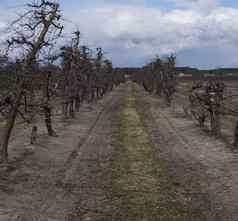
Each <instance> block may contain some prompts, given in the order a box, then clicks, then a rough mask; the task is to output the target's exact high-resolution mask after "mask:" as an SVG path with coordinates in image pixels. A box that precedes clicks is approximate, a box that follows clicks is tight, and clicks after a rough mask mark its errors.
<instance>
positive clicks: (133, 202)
mask: <svg viewBox="0 0 238 221" xmlns="http://www.w3.org/2000/svg"><path fill="white" fill-rule="evenodd" d="M127 90H128V91H127V96H126V98H125V103H124V106H123V108H122V111H119V113H118V116H117V119H116V121H118V122H117V125H119V126H118V128H117V129H118V130H117V134H116V141H115V144H114V150H113V157H112V158H113V159H112V183H111V190H110V191H109V192H110V193H108V194H109V197H110V200H109V201H110V203H109V204H110V205H107V213H108V214H105V215H106V216H104V218H103V220H110V221H113V220H117V221H119V220H121V221H132V220H133V221H182V220H185V210H184V208H183V207H182V206H181V204H180V203H179V201H178V200H177V199H176V189H175V186H174V184H173V182H172V181H171V179H170V177H169V176H168V174H167V173H166V169H165V167H164V164H163V163H162V162H158V161H156V160H155V157H154V156H153V155H154V151H153V148H152V146H151V144H150V140H149V136H148V134H147V132H146V130H145V128H144V127H143V124H142V121H141V119H140V116H139V114H138V113H137V111H136V107H135V96H134V91H133V83H132V82H129V83H128V89H127ZM105 217H107V218H105ZM99 220H102V219H99Z"/></svg>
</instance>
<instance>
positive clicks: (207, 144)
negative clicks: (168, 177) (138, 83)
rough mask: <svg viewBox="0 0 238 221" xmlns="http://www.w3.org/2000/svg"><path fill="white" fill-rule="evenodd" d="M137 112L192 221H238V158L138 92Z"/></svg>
mask: <svg viewBox="0 0 238 221" xmlns="http://www.w3.org/2000/svg"><path fill="white" fill-rule="evenodd" d="M136 97H137V109H138V112H139V113H140V114H141V116H143V117H142V119H143V122H144V125H145V127H146V128H147V131H148V133H149V134H150V137H151V139H152V142H153V144H154V146H155V148H156V149H157V151H158V154H157V157H158V159H160V158H162V159H163V160H167V162H168V163H167V165H168V166H169V168H170V172H171V174H172V175H173V177H175V178H176V179H177V182H178V185H179V186H180V187H181V188H183V189H184V191H185V193H186V195H187V198H188V199H190V200H189V205H190V207H189V213H190V214H189V219H188V220H192V221H193V220H209V221H219V220H221V221H224V220H225V221H228V220H229V221H237V220H238V197H237V196H238V185H237V184H238V173H237V171H238V154H237V151H235V150H231V149H229V147H227V146H226V145H225V144H224V142H223V141H222V140H218V139H215V138H213V137H210V136H208V135H207V133H205V132H204V131H201V130H200V128H199V127H197V126H196V125H195V124H194V122H193V121H192V120H189V119H186V118H184V116H183V115H182V114H181V113H178V112H174V111H173V110H172V109H171V108H166V107H165V106H164V105H163V103H162V102H161V100H160V99H158V98H157V97H153V96H150V95H148V94H147V93H145V92H143V91H142V90H141V89H140V88H138V87H137V89H136Z"/></svg>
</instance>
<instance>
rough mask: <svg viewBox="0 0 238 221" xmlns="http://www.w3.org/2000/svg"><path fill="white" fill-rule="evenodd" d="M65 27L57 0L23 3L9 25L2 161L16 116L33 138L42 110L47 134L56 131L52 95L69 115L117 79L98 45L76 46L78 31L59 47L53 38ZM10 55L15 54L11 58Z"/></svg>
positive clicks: (0, 107) (0, 103) (1, 101)
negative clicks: (21, 11)
mask: <svg viewBox="0 0 238 221" xmlns="http://www.w3.org/2000/svg"><path fill="white" fill-rule="evenodd" d="M63 28H64V27H63V25H62V15H61V12H60V5H59V4H58V3H56V2H55V1H53V0H39V1H34V3H29V4H27V5H26V11H25V13H24V14H22V15H21V16H20V17H19V18H17V19H16V20H15V21H14V22H13V23H12V24H11V27H10V29H9V30H10V31H9V39H8V40H7V46H8V47H7V52H8V54H7V56H4V57H3V58H6V57H8V60H11V64H10V62H9V63H8V64H7V65H6V63H5V65H2V66H1V70H3V72H4V70H5V71H8V70H11V71H10V72H9V73H4V74H1V76H0V78H1V79H4V83H3V84H2V85H1V93H0V115H1V120H2V121H3V123H4V127H3V128H2V133H1V140H0V145H1V157H2V162H7V161H8V144H9V139H10V136H11V133H12V130H13V128H14V127H15V124H16V122H17V120H18V119H23V120H24V121H26V122H28V123H31V125H33V127H32V134H31V143H34V142H35V140H36V136H37V125H36V122H37V121H36V118H37V115H38V114H39V113H43V115H44V119H45V125H46V128H47V131H48V134H49V136H55V135H56V132H55V130H54V129H53V125H52V111H53V109H54V108H59V107H58V105H57V102H55V100H57V99H58V100H60V104H61V107H62V114H63V116H64V117H65V118H68V117H72V118H73V117H75V113H76V112H77V111H78V110H79V107H80V105H81V103H82V102H83V101H85V100H86V101H87V102H90V101H93V100H95V99H98V98H100V97H102V96H103V95H104V94H105V93H106V92H107V91H110V90H112V89H113V87H114V86H115V85H118V84H119V83H120V80H121V76H118V77H117V75H115V74H113V67H112V63H111V61H110V60H108V59H105V58H104V54H103V51H102V49H101V48H97V51H96V56H93V55H92V51H91V50H90V49H89V48H87V47H86V46H80V32H79V31H76V32H75V33H73V36H72V39H71V43H70V44H69V45H65V46H63V47H60V48H59V47H58V46H57V44H56V43H57V40H58V39H59V37H60V36H61V33H62V31H63ZM11 54H12V55H14V56H17V57H18V59H16V60H15V61H12V59H11V57H12V56H11ZM2 64H4V62H2ZM9 67H11V68H10V69H9ZM0 73H1V72H0ZM6 76H7V77H6ZM4 77H6V78H4ZM6 79H8V80H6Z"/></svg>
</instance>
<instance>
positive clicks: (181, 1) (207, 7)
mask: <svg viewBox="0 0 238 221" xmlns="http://www.w3.org/2000/svg"><path fill="white" fill-rule="evenodd" d="M164 1H167V2H172V3H175V4H176V6H178V7H188V8H193V9H195V10H200V11H202V12H209V11H211V10H213V9H215V8H217V7H218V5H219V3H218V1H217V0H164Z"/></svg>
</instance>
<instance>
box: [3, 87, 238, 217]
mask: <svg viewBox="0 0 238 221" xmlns="http://www.w3.org/2000/svg"><path fill="white" fill-rule="evenodd" d="M55 125H56V129H57V132H58V135H59V137H57V138H48V137H47V136H46V135H45V133H44V132H43V130H42V131H41V136H40V139H39V145H36V146H29V145H28V144H27V143H26V138H25V137H27V136H26V135H24V136H23V134H24V131H21V132H19V133H18V132H17V131H15V136H18V137H19V136H22V139H17V142H15V141H14V142H12V143H11V145H10V153H11V156H13V157H14V158H13V157H12V158H11V163H12V169H11V170H9V171H4V170H3V171H2V170H0V177H1V182H0V221H35V220H36V221H78V220H80V221H113V220H115V221H132V220H133V221H142V220H143V221H153V220H156V221H157V220H158V221H159V220H164V221H173V220H177V221H180V220H181V221H182V220H183V221H219V220H222V221H223V220H225V221H236V220H238V210H237V208H238V206H237V205H238V203H237V197H236V196H237V195H238V194H237V193H238V185H237V184H238V174H237V171H238V155H237V153H236V152H234V151H231V150H229V149H228V148H227V147H226V146H225V144H224V143H223V142H222V141H219V140H216V139H214V138H211V137H209V136H207V135H206V134H205V133H204V132H202V131H200V129H199V128H197V127H196V126H195V125H194V123H193V122H192V121H190V120H188V119H185V118H183V117H182V116H181V114H180V115H178V113H173V112H171V109H168V108H165V107H164V106H163V103H162V102H161V101H160V100H159V99H158V98H155V97H152V96H150V95H148V94H147V93H145V92H144V91H143V90H142V88H139V87H138V86H136V85H134V84H132V83H128V84H125V85H122V86H120V87H119V88H117V89H116V90H114V91H113V92H111V93H109V94H108V95H107V96H106V97H104V98H103V99H102V100H100V101H99V102H97V103H95V104H90V105H84V106H82V108H81V110H80V112H79V114H78V116H77V118H76V119H74V120H70V121H66V122H65V121H61V120H59V119H58V120H57V121H56V122H55ZM40 128H41V126H40Z"/></svg>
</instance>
